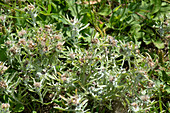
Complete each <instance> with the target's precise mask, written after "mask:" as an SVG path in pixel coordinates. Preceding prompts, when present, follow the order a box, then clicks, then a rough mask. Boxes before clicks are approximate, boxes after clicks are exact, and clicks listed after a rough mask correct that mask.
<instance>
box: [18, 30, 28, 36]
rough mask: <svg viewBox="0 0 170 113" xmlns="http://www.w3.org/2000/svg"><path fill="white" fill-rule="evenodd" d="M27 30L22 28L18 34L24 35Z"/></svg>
mask: <svg viewBox="0 0 170 113" xmlns="http://www.w3.org/2000/svg"><path fill="white" fill-rule="evenodd" d="M26 33H27V32H26V31H25V30H21V31H20V32H18V35H19V36H23V35H25V34H26Z"/></svg>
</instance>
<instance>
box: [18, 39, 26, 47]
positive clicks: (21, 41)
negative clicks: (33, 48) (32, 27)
mask: <svg viewBox="0 0 170 113" xmlns="http://www.w3.org/2000/svg"><path fill="white" fill-rule="evenodd" d="M21 44H23V45H25V44H26V40H25V39H24V38H22V39H19V42H18V45H21Z"/></svg>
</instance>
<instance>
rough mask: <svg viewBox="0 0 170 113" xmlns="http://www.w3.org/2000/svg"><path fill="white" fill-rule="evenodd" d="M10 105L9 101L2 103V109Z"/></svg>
mask: <svg viewBox="0 0 170 113" xmlns="http://www.w3.org/2000/svg"><path fill="white" fill-rule="evenodd" d="M9 107H10V105H9V104H8V103H2V109H6V108H9Z"/></svg>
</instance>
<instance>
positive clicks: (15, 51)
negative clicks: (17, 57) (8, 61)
mask: <svg viewBox="0 0 170 113" xmlns="http://www.w3.org/2000/svg"><path fill="white" fill-rule="evenodd" d="M17 49H18V48H17V47H16V46H13V47H11V48H10V49H9V51H10V52H12V53H13V54H16V53H17Z"/></svg>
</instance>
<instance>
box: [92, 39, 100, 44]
mask: <svg viewBox="0 0 170 113" xmlns="http://www.w3.org/2000/svg"><path fill="white" fill-rule="evenodd" d="M98 41H99V40H98V39H97V38H95V39H92V41H91V43H92V44H97V43H98Z"/></svg>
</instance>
